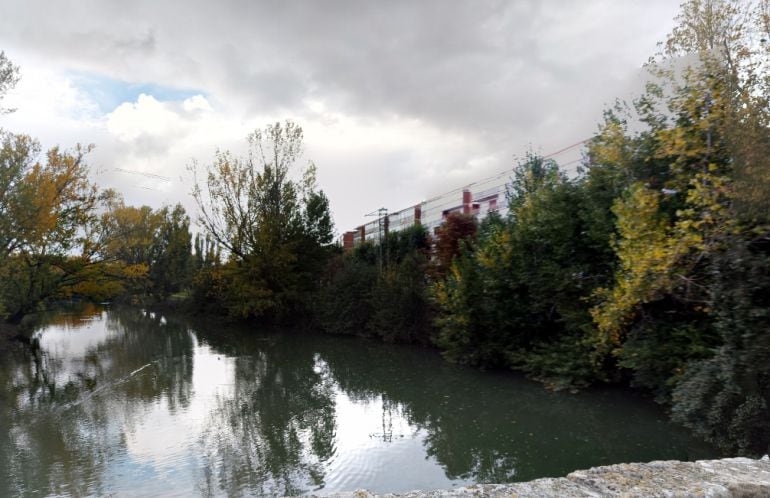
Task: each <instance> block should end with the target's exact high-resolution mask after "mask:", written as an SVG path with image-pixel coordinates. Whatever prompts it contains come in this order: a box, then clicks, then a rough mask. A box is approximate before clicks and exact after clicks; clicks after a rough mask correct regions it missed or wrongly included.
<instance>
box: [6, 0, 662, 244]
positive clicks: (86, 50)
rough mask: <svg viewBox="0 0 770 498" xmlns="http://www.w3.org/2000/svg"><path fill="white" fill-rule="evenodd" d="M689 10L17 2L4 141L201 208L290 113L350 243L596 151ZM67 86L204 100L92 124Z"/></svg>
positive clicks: (90, 112) (159, 199) (158, 104)
mask: <svg viewBox="0 0 770 498" xmlns="http://www.w3.org/2000/svg"><path fill="white" fill-rule="evenodd" d="M676 10H677V2H671V1H670V0H651V1H649V2H643V3H642V2H637V3H632V2H617V1H614V0H591V1H586V2H566V1H562V0H551V1H548V2H543V1H540V0H522V1H517V2H497V1H493V0H490V1H479V2H470V3H469V2H452V1H449V2H446V1H442V0H436V1H431V0H428V1H425V2H419V3H414V2H408V1H394V2H387V3H366V2H363V3H362V2H357V3H353V4H351V3H349V2H337V1H331V2H324V3H323V4H321V3H312V2H311V3H301V4H297V3H292V2H270V3H251V2H240V1H237V0H224V1H223V2H220V3H216V4H214V3H210V2H204V1H200V0H191V1H190V2H188V3H187V4H186V8H185V9H184V12H181V11H180V10H179V8H178V6H176V4H173V3H164V2H154V1H151V0H137V1H136V2H132V6H131V8H130V9H129V8H126V6H125V4H124V3H121V2H117V1H109V0H107V1H105V0H98V1H97V0H91V1H88V0H86V1H84V2H79V1H78V2H76V1H67V0H64V1H61V2H54V3H51V2H44V1H42V0H24V1H22V0H10V1H8V2H3V3H2V4H1V5H0V48H3V49H5V50H6V52H7V53H8V55H9V56H10V57H11V58H12V59H14V61H15V62H16V63H18V64H20V65H21V67H22V74H23V78H24V79H23V80H22V83H21V84H20V88H19V92H20V95H22V96H23V98H21V100H17V101H16V102H17V103H15V105H16V106H17V107H19V112H18V113H16V115H13V116H11V117H5V118H0V126H5V127H6V128H9V129H13V130H16V131H26V132H28V133H31V134H33V135H37V136H40V137H41V138H42V139H43V142H44V143H46V144H52V143H62V144H64V145H71V144H73V143H75V142H95V143H96V144H97V146H98V147H97V151H96V152H95V153H94V155H93V157H92V163H94V164H95V165H96V167H97V168H98V169H99V170H100V171H102V174H100V175H99V177H98V179H99V181H100V182H101V183H102V184H104V185H105V186H112V187H116V188H119V189H120V190H121V191H123V192H124V193H125V195H126V198H127V201H128V202H132V203H148V204H150V205H153V206H157V205H160V204H161V203H164V202H177V201H182V202H184V203H185V205H186V207H187V208H188V209H192V208H193V206H192V205H191V203H190V200H189V196H188V195H187V193H188V192H189V189H190V185H189V184H187V183H185V182H184V181H181V180H179V178H180V177H184V175H185V174H186V173H185V165H187V164H189V163H190V162H191V160H192V159H193V158H197V159H198V160H199V161H200V162H201V163H202V164H206V162H208V161H210V160H211V158H212V156H213V153H214V150H215V149H216V148H217V147H220V148H225V149H235V150H236V151H237V150H243V149H244V147H245V140H244V139H245V136H246V135H247V134H248V133H249V132H250V131H251V130H253V129H254V128H255V127H258V126H260V127H261V126H264V125H265V124H266V123H269V122H275V121H276V120H283V119H284V118H287V117H291V118H293V119H295V120H296V121H298V122H299V123H300V124H301V125H302V126H303V128H304V129H305V137H306V140H307V156H308V158H312V159H313V160H314V161H315V162H316V163H317V165H318V167H319V180H320V181H321V186H322V187H323V188H324V189H325V190H326V191H327V193H328V194H329V196H330V200H331V205H332V208H333V210H334V212H335V218H336V221H337V225H338V228H339V229H340V230H341V231H343V230H346V229H348V228H350V227H351V226H355V225H356V224H357V223H359V222H360V221H362V220H363V217H362V215H363V213H366V212H368V211H370V210H371V209H374V208H377V207H379V206H380V205H385V206H386V207H389V208H391V209H398V208H400V207H404V206H405V205H406V204H408V203H411V202H415V201H417V200H419V199H421V198H424V197H427V196H429V195H431V194H435V193H438V192H440V191H441V189H444V188H454V187H456V186H459V185H461V184H462V183H464V182H470V181H473V180H475V179H477V178H479V177H480V176H485V175H488V174H491V173H495V172H497V171H499V170H501V169H502V168H505V167H509V166H511V165H512V164H513V162H514V156H521V155H522V154H523V153H524V151H525V150H526V148H527V147H528V144H532V145H533V147H534V148H535V149H539V150H542V151H543V152H551V151H554V150H557V149H559V148H561V147H564V146H565V145H569V144H572V143H574V142H576V141H578V140H582V139H584V138H587V137H588V136H590V134H592V133H593V132H594V131H595V129H596V124H597V122H598V121H599V120H600V119H601V115H602V110H603V107H604V106H605V105H606V104H608V103H611V102H612V101H613V100H614V98H615V97H617V96H621V97H626V96H627V94H628V89H629V88H631V87H633V84H634V81H635V79H637V78H638V74H637V72H636V71H637V70H638V68H639V67H640V65H641V64H642V63H643V62H644V61H645V60H646V58H647V57H648V56H649V55H650V54H651V53H652V52H653V51H654V50H655V44H656V42H657V41H658V40H660V39H662V38H663V36H664V35H665V33H666V31H668V29H669V27H670V26H671V25H672V21H671V19H672V18H673V16H674V15H675V13H676ZM67 71H81V72H88V73H89V74H95V75H98V76H100V77H103V78H107V79H110V78H111V79H112V80H121V81H125V82H129V83H137V84H150V85H158V86H163V87H167V88H169V87H170V88H179V89H189V88H195V89H199V91H200V92H201V95H197V96H194V97H191V98H189V99H186V100H184V101H166V100H164V99H163V98H162V97H161V96H160V95H151V94H150V93H151V92H147V94H146V95H143V96H139V98H136V99H133V98H132V101H129V102H124V103H123V104H121V105H119V106H118V107H117V108H116V109H115V110H114V111H113V112H112V113H110V114H109V115H98V106H96V105H95V104H94V103H93V102H92V101H91V100H90V99H89V98H88V95H87V94H85V93H84V92H83V91H82V90H80V89H79V88H78V87H77V84H76V83H74V82H72V81H70V80H68V78H67V77H66V74H67ZM9 100H11V99H9ZM12 103H14V101H12V100H11V101H10V102H9V104H12ZM559 159H562V158H559ZM116 168H123V169H130V170H136V171H139V172H145V173H154V174H161V175H164V176H168V177H171V178H173V179H174V181H173V182H158V181H153V180H151V179H148V178H144V177H142V176H140V175H133V176H131V175H129V174H126V173H118V172H116V171H115V169H116Z"/></svg>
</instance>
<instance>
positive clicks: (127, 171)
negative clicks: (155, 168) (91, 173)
mask: <svg viewBox="0 0 770 498" xmlns="http://www.w3.org/2000/svg"><path fill="white" fill-rule="evenodd" d="M115 171H120V172H122V173H131V174H134V175H141V176H146V177H147V178H155V179H156V180H163V181H166V182H170V181H171V177H168V176H163V175H156V174H155V173H146V172H144V171H136V170H132V169H125V168H115Z"/></svg>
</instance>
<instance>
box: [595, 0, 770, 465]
mask: <svg viewBox="0 0 770 498" xmlns="http://www.w3.org/2000/svg"><path fill="white" fill-rule="evenodd" d="M769 8H770V3H769V2H767V1H766V0H763V1H759V2H751V1H749V2H741V1H733V0H691V1H689V2H686V3H685V4H683V6H682V12H681V14H680V16H679V17H678V21H679V24H678V26H677V27H676V28H675V29H674V30H673V32H672V33H671V34H670V35H669V37H668V38H667V40H666V42H665V43H664V44H663V45H662V50H661V52H660V53H659V54H658V55H657V56H656V57H655V58H653V59H652V60H651V62H650V64H649V67H650V69H651V71H652V74H653V75H654V76H655V77H656V79H655V80H654V81H653V82H652V83H651V84H650V85H648V89H647V92H646V93H645V95H643V96H642V97H641V98H640V99H639V100H637V101H636V102H635V105H634V107H633V109H631V111H633V113H632V114H630V115H629V119H634V118H636V120H637V121H639V122H641V123H642V124H644V125H645V127H644V128H643V129H642V130H641V131H639V132H637V133H629V132H628V130H627V129H622V128H621V127H619V126H618V123H619V122H622V121H618V120H615V121H610V120H608V121H607V123H606V124H605V126H604V128H603V129H602V131H601V133H600V135H599V137H597V139H596V140H595V141H594V143H593V144H592V148H593V158H595V159H597V160H598V161H600V164H595V166H598V167H599V168H602V169H607V168H608V165H609V164H613V166H611V167H609V168H610V169H613V170H615V171H619V172H622V173H624V174H625V177H626V178H627V179H628V182H627V183H628V187H627V190H626V192H625V193H624V194H623V195H621V196H620V197H619V198H618V199H617V200H616V202H615V206H614V208H613V211H614V213H615V215H616V217H617V238H616V239H615V241H614V249H615V252H616V255H617V258H618V266H617V268H616V274H615V278H614V283H613V284H612V285H610V286H609V287H607V288H604V289H601V290H599V291H598V292H597V293H596V297H598V299H599V304H598V305H597V306H596V307H594V308H593V310H592V315H593V318H594V321H595V323H596V325H597V329H598V332H599V335H598V338H599V342H600V343H601V344H602V345H603V347H602V348H601V349H602V350H603V352H604V353H609V352H611V353H612V357H613V358H615V359H616V360H617V362H618V365H619V366H620V367H622V368H626V369H629V370H630V371H631V373H632V382H633V383H635V384H636V385H641V386H644V387H647V388H650V389H652V390H653V391H655V392H656V394H657V395H658V398H659V399H661V400H664V401H671V402H672V403H673V408H672V409H673V412H674V414H675V417H676V418H677V419H678V420H680V421H682V422H684V423H685V424H687V425H688V426H690V427H691V428H693V429H695V430H696V431H697V432H699V433H700V434H702V435H704V436H706V437H707V438H709V439H710V440H712V441H714V442H716V443H717V444H719V445H720V446H722V447H723V448H725V449H727V450H730V451H741V452H746V453H751V454H756V453H760V452H763V451H766V449H767V445H768V444H769V443H770V436H769V435H768V432H767V430H766V420H767V414H768V406H770V392H768V391H767V390H766V389H764V388H763V386H766V385H767V379H768V376H769V375H770V370H768V368H767V364H768V362H767V357H768V356H767V355H768V350H767V343H768V334H767V324H766V316H767V310H768V303H767V300H766V298H764V297H763V296H765V295H767V289H766V285H765V283H766V278H767V274H768V273H767V272H768V269H767V245H766V242H767V240H770V216H768V210H767V205H768V201H770V173H768V172H769V171H770V162H769V161H770V105H769V104H770V71H768V68H770V45H768V43H767V39H768V37H767V34H768V14H770V10H768V9H769ZM688 63H689V64H688ZM683 66H684V67H683ZM628 151H635V152H633V153H631V154H629V153H628ZM640 151H641V153H640ZM637 157H638V158H640V159H642V160H644V161H646V164H647V165H648V167H647V168H642V167H640V166H639V165H640V163H639V162H638V161H637V160H636V158H637Z"/></svg>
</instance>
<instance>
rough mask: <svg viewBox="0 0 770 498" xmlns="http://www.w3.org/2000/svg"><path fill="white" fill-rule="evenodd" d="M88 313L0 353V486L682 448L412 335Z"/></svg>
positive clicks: (305, 487)
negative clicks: (436, 353) (449, 356)
mask: <svg viewBox="0 0 770 498" xmlns="http://www.w3.org/2000/svg"><path fill="white" fill-rule="evenodd" d="M86 318H87V319H85V320H81V319H79V318H78V317H77V316H76V315H72V316H66V317H64V318H61V317H60V318H59V319H57V321H56V322H54V323H52V324H50V325H49V326H47V327H46V328H44V329H43V330H41V331H40V332H38V333H37V337H38V338H39V341H40V346H41V350H42V352H43V354H42V358H43V361H42V363H41V364H40V365H39V367H38V366H35V364H34V362H28V363H24V362H18V363H17V364H11V365H0V381H3V378H4V377H5V379H6V380H5V382H10V383H11V384H13V385H14V386H15V387H14V389H13V391H14V392H16V393H18V395H17V396H16V397H15V398H8V399H9V400H10V401H11V403H9V404H8V406H11V405H12V406H13V407H14V408H13V410H14V411H12V412H11V413H10V415H9V412H6V411H3V410H4V409H5V408H7V407H4V406H2V405H3V404H2V403H0V429H5V427H4V426H3V424H4V423H5V420H8V421H12V422H11V423H10V425H9V426H8V427H7V431H6V432H5V434H6V435H7V439H6V440H3V434H0V496H2V495H3V483H2V482H1V481H2V480H3V478H4V476H5V474H4V473H3V472H8V474H7V475H8V476H10V477H11V478H12V479H13V480H14V484H13V486H16V487H15V488H13V489H16V490H30V489H38V490H40V492H39V493H33V495H42V496H44V495H48V494H54V495H63V496H67V495H105V494H115V495H118V496H191V495H217V496H226V495H260V494H283V493H285V492H289V493H301V492H305V493H307V492H316V493H321V494H325V493H333V492H338V491H352V490H355V489H359V488H366V489H369V490H372V491H375V492H381V493H385V492H404V491H409V490H414V489H424V490H428V489H438V488H450V487H452V486H457V485H462V484H466V483H469V482H474V481H477V480H480V479H486V480H488V481H493V482H499V481H500V480H505V479H511V478H513V477H516V478H518V477H519V476H520V475H521V473H522V472H523V473H524V475H525V476H527V477H528V478H534V477H542V476H546V475H553V474H554V473H558V474H562V475H563V474H565V473H567V472H569V471H570V470H574V469H575V468H578V466H581V465H583V466H591V465H596V464H600V463H616V462H620V461H630V460H632V459H633V460H640V459H644V460H650V459H666V458H686V457H687V456H688V451H689V448H690V447H691V446H690V440H689V439H688V438H687V437H685V436H683V435H682V434H681V432H677V431H676V430H673V429H672V428H671V427H669V426H668V425H666V424H665V423H663V422H662V421H659V420H657V418H658V417H660V414H659V412H658V411H656V410H652V411H649V410H647V409H645V408H644V407H643V406H641V405H639V404H638V403H637V402H636V401H633V400H629V399H625V400H624V398H622V397H615V396H609V395H608V396H603V395H601V394H598V395H596V396H590V395H587V394H586V395H585V396H570V395H556V394H554V393H546V392H545V391H543V390H542V388H540V387H539V386H537V385H533V384H531V383H525V382H524V383H522V382H519V381H514V379H511V378H509V377H502V376H491V375H487V376H485V375H484V374H479V373H477V372H473V371H467V370H462V369H456V368H452V367H448V366H447V365H446V364H444V363H442V362H441V361H440V360H439V359H436V362H433V363H431V362H432V361H433V360H431V359H430V357H429V356H427V355H426V353H424V352H423V351H421V350H414V349H397V350H389V349H388V348H387V346H380V345H378V346H376V347H374V348H371V347H370V345H366V344H364V343H359V342H343V341H339V342H336V340H331V339H329V340H327V339H322V340H318V339H312V341H317V342H312V343H310V342H304V341H305V340H306V339H304V338H300V337H294V338H292V337H291V336H290V335H287V336H286V337H283V336H281V337H278V336H258V335H253V334H252V335H248V334H247V335H245V336H241V338H240V339H239V340H240V341H242V342H238V341H236V340H235V339H233V342H227V341H224V340H222V339H219V336H217V334H216V333H210V334H208V335H206V334H205V333H201V334H198V333H196V332H193V331H191V330H190V329H188V328H187V327H186V326H184V325H182V324H179V323H177V322H173V321H171V320H169V321H166V319H165V318H164V317H162V316H156V315H155V314H152V313H141V314H140V313H136V312H126V313H122V312H121V313H118V312H117V311H110V312H104V313H101V314H99V313H95V314H93V313H92V314H91V315H90V316H88V317H86ZM244 337H245V338H244ZM217 340H220V341H222V342H220V343H217V342H216V341H217ZM308 340H309V341H310V339H308ZM210 341H215V342H210ZM234 351H238V353H239V354H242V356H234V355H233V354H232V353H233V352H234ZM40 372H42V376H41V375H40ZM8 379H10V381H9V380H8ZM41 379H42V380H43V382H42V383H41ZM46 379H47V380H46ZM88 379H95V380H92V381H88ZM89 382H90V384H89ZM11 384H8V383H7V384H6V385H5V391H6V392H8V391H9V389H8V388H9V387H10V385H11ZM0 387H3V386H0ZM68 389H69V390H70V391H73V392H70V393H67V390H68ZM28 393H29V394H28ZM62 393H64V394H62ZM30 400H36V401H35V402H32V401H30ZM644 406H647V405H644ZM645 410H647V411H646V412H645ZM645 413H646V415H645ZM629 414H633V420H634V424H628V420H631V419H632V418H631V417H630V416H629ZM640 445H642V446H644V447H641V449H639V448H640ZM692 448H693V449H694V450H693V451H694V453H693V455H697V456H699V457H703V456H709V455H710V453H708V450H704V451H705V453H703V452H701V450H700V449H699V447H698V446H697V445H695V446H692ZM635 449H636V450H638V452H637V453H634V451H636V450H635ZM629 452H630V453H629ZM9 455H13V460H9V461H8V462H4V461H3V458H8V457H9ZM639 455H642V456H643V457H639ZM646 455H650V456H649V457H647V456H646ZM591 458H593V459H594V460H590V459H591ZM559 459H560V460H559ZM600 459H604V460H600ZM555 460H556V462H554V461H555ZM4 463H8V465H3V464H4ZM538 465H541V466H540V467H538ZM548 465H551V466H550V467H549V466H548ZM554 465H555V466H554ZM565 469H566V471H565ZM7 494H9V495H14V494H18V493H7Z"/></svg>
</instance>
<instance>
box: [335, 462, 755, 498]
mask: <svg viewBox="0 0 770 498" xmlns="http://www.w3.org/2000/svg"><path fill="white" fill-rule="evenodd" d="M331 496H335V497H339V498H374V497H383V498H385V497H387V498H397V497H403V498H416V497H423V496H425V497H437V498H438V497H465V496H473V497H495V498H497V497H506V498H508V497H527V496H532V497H551V496H558V497H605V496H623V497H640V498H641V497H658V496H659V497H680V496H681V497H685V496H686V497H720V498H721V497H737V498H749V497H751V498H754V497H770V459H768V457H767V456H765V457H764V458H762V459H761V460H752V459H750V458H725V459H723V460H700V461H697V462H679V461H666V462H650V463H624V464H619V465H609V466H607V467H594V468H592V469H588V470H578V471H576V472H572V473H571V474H569V475H567V477H561V478H553V479H551V478H549V479H537V480H535V481H530V482H520V483H513V484H477V485H475V486H467V487H463V488H456V489H452V490H439V491H410V492H408V493H403V494H399V495H396V494H384V495H377V494H373V493H370V492H368V491H365V490H359V491H354V492H350V493H340V494H335V495H331Z"/></svg>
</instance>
